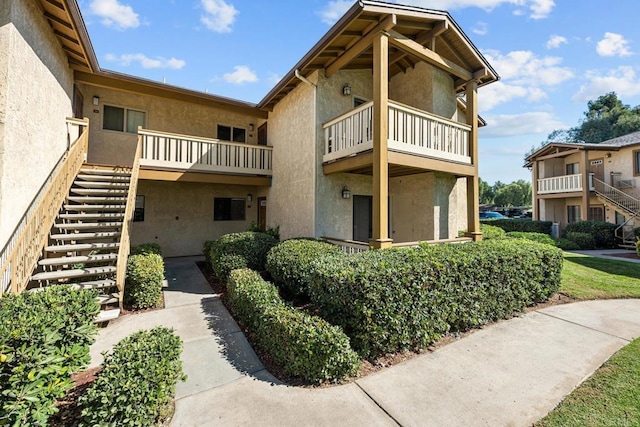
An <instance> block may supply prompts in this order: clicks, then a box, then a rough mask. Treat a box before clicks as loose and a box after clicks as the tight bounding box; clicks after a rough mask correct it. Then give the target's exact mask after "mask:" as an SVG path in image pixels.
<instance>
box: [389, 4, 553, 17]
mask: <svg viewBox="0 0 640 427" xmlns="http://www.w3.org/2000/svg"><path fill="white" fill-rule="evenodd" d="M396 3H409V4H413V5H416V6H421V7H426V8H429V9H440V10H454V9H463V8H467V7H478V8H481V9H484V10H486V11H491V10H492V9H494V8H496V7H498V6H500V5H502V4H508V5H512V6H515V7H516V9H515V10H514V12H513V14H514V15H524V14H525V13H526V12H525V10H523V8H524V9H528V13H529V17H530V18H531V19H543V18H546V17H548V16H549V14H550V13H551V11H552V10H553V8H554V7H555V5H556V4H555V1H554V0H402V1H400V2H399V1H396Z"/></svg>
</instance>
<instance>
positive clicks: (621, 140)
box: [600, 131, 640, 147]
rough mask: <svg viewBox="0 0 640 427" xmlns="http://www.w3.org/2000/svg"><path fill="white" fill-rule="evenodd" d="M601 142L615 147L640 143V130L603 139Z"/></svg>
mask: <svg viewBox="0 0 640 427" xmlns="http://www.w3.org/2000/svg"><path fill="white" fill-rule="evenodd" d="M600 144H602V145H609V146H615V147H626V146H628V145H635V144H640V131H637V132H631V133H628V134H626V135H622V136H619V137H617V138H612V139H608V140H606V141H602V142H601V143H600Z"/></svg>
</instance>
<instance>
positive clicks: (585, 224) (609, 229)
mask: <svg viewBox="0 0 640 427" xmlns="http://www.w3.org/2000/svg"><path fill="white" fill-rule="evenodd" d="M616 228H618V226H617V225H615V224H611V223H609V222H604V221H575V222H570V223H569V224H567V226H566V227H565V229H564V230H563V232H562V236H563V237H566V238H569V233H586V234H590V235H591V236H593V239H594V241H595V247H597V248H602V249H615V248H617V247H618V241H617V240H616V235H615V232H616ZM569 240H572V239H569ZM582 249H587V248H582Z"/></svg>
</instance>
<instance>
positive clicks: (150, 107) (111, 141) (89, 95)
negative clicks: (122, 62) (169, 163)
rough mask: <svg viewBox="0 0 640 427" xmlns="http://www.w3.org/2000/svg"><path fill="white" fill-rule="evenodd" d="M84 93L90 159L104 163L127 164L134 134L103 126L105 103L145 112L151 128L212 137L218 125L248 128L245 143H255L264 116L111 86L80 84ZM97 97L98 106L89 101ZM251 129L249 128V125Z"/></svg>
mask: <svg viewBox="0 0 640 427" xmlns="http://www.w3.org/2000/svg"><path fill="white" fill-rule="evenodd" d="M78 88H79V90H80V91H81V92H82V94H83V96H84V113H85V115H86V116H87V117H88V118H89V120H90V123H91V133H90V137H89V162H90V163H96V164H107V165H130V164H131V163H132V159H133V155H134V152H135V147H136V141H137V135H136V134H133V133H127V132H117V131H110V130H103V129H102V119H103V110H104V106H105V105H111V106H115V107H124V108H130V109H133V110H138V111H144V112H145V113H146V123H145V127H146V128H147V129H150V130H156V131H163V132H171V133H178V134H184V135H192V136H202V137H207V138H215V137H216V136H217V135H216V132H217V126H218V124H221V125H227V126H235V127H242V128H245V129H247V143H250V144H256V143H257V140H258V132H257V129H258V126H260V125H261V124H262V123H264V121H265V120H264V119H259V118H257V117H252V116H249V115H244V114H240V113H236V112H233V111H228V110H225V109H222V108H214V107H207V106H203V105H199V104H193V103H189V102H183V101H177V100H173V99H167V98H161V97H159V96H151V95H140V94H135V93H130V92H124V91H120V90H116V89H112V88H104V87H98V86H90V85H87V84H79V85H78ZM94 96H98V97H99V98H100V103H99V105H98V106H95V105H93V104H92V101H93V97H94ZM250 124H253V125H254V130H253V131H252V132H251V131H249V125H250Z"/></svg>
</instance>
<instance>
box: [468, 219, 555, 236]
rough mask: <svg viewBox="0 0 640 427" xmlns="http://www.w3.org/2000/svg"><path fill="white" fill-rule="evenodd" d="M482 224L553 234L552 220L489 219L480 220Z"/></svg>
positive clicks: (507, 230)
mask: <svg viewBox="0 0 640 427" xmlns="http://www.w3.org/2000/svg"><path fill="white" fill-rule="evenodd" d="M480 223H482V224H490V225H493V226H495V227H500V228H502V229H503V230H504V231H506V232H509V231H525V232H531V233H544V234H551V224H552V222H551V221H532V220H530V219H523V218H512V219H489V220H482V221H480Z"/></svg>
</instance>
